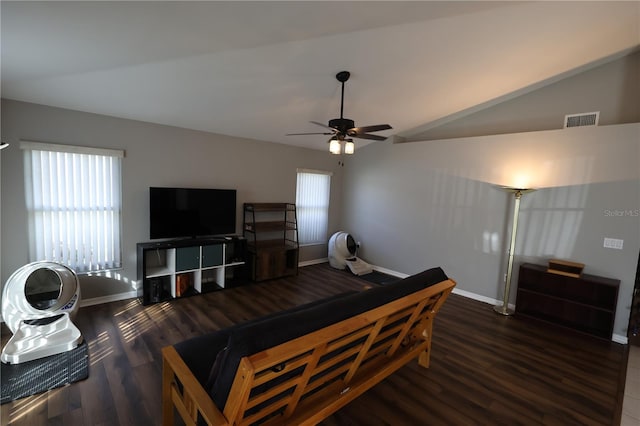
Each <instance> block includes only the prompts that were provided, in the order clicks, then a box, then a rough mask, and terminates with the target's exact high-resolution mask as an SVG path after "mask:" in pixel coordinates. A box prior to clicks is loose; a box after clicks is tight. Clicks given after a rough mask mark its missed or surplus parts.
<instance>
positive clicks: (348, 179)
mask: <svg viewBox="0 0 640 426" xmlns="http://www.w3.org/2000/svg"><path fill="white" fill-rule="evenodd" d="M639 165H640V124H625V125H615V126H600V127H593V128H576V129H567V130H553V131H543V132H529V133H519V134H510V135H497V136H482V137H470V138H460V139H448V140H438V141H428V142H412V143H403V144H391V143H389V142H381V143H376V144H371V145H368V146H366V147H365V148H363V149H360V150H358V151H356V154H355V155H354V156H353V157H351V158H348V159H347V162H346V165H345V176H344V189H343V191H344V200H345V201H344V213H343V215H342V217H343V225H344V228H345V230H347V231H349V232H350V233H351V234H353V235H354V237H355V238H356V239H357V240H360V241H361V243H362V246H361V249H360V252H359V253H360V255H361V257H362V258H364V259H365V260H367V261H369V262H371V263H373V264H375V265H379V266H382V267H384V268H388V269H390V270H394V271H398V272H402V273H407V274H411V273H415V272H418V271H420V270H423V269H426V268H429V267H433V266H442V267H443V269H444V270H445V272H447V274H449V275H450V276H451V277H452V278H454V279H455V280H457V281H458V288H459V289H461V290H465V291H468V292H471V293H474V294H477V295H480V296H483V297H486V298H491V299H498V300H501V299H502V292H503V284H502V277H503V274H504V272H505V269H506V267H505V258H506V250H507V247H508V241H507V239H508V237H509V232H510V228H509V222H510V220H511V214H512V213H511V212H512V208H513V207H512V206H513V196H512V195H509V194H507V193H505V192H503V191H502V190H500V189H497V188H496V187H495V184H502V185H522V186H529V187H535V188H539V189H538V190H537V191H536V192H532V193H529V194H526V195H524V197H523V199H522V205H521V216H520V224H519V228H518V241H517V247H516V254H517V256H516V268H517V266H518V265H519V264H520V263H522V262H524V261H531V262H536V263H540V264H546V262H547V261H548V259H549V258H552V257H558V258H563V259H572V260H575V261H579V262H583V263H585V264H586V265H587V266H586V268H585V272H586V273H592V274H596V275H604V276H609V277H612V278H617V279H620V280H621V282H622V283H621V287H620V295H619V299H618V314H617V317H616V323H615V331H614V333H616V334H619V335H622V336H626V328H627V324H628V316H629V308H630V296H631V293H632V290H633V285H634V279H635V269H636V262H637V259H638V252H639V250H640V217H639V216H638V211H639V209H640V167H639ZM613 212H629V213H622V216H620V215H619V213H613ZM604 237H612V238H620V239H624V249H623V250H612V249H604V248H603V239H604ZM516 284H517V274H516V275H515V276H514V282H513V287H512V293H511V296H512V297H511V298H510V299H511V302H515V295H516V293H515V290H516V287H517V285H516Z"/></svg>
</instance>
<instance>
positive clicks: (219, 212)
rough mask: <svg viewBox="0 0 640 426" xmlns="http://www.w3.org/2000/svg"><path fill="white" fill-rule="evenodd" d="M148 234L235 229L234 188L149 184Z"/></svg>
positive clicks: (179, 234) (222, 232)
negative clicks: (161, 186) (199, 187)
mask: <svg viewBox="0 0 640 426" xmlns="http://www.w3.org/2000/svg"><path fill="white" fill-rule="evenodd" d="M149 213H150V218H149V219H150V220H149V222H150V238H151V239H156V238H178V237H204V236H210V235H225V234H234V233H235V232H236V190H235V189H198V188H158V187H151V188H149Z"/></svg>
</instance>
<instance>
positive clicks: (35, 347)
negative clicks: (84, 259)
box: [0, 261, 82, 364]
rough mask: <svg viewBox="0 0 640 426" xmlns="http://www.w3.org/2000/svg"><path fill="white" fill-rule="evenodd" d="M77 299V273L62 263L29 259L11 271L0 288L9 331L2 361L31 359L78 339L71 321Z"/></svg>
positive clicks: (62, 348) (66, 347) (63, 348)
mask: <svg viewBox="0 0 640 426" xmlns="http://www.w3.org/2000/svg"><path fill="white" fill-rule="evenodd" d="M79 302H80V283H79V281H78V276H77V275H76V273H75V272H74V271H73V270H72V269H71V268H69V267H68V266H66V265H64V264H61V263H57V262H47V261H43V262H33V263H30V264H28V265H25V266H23V267H22V268H20V269H18V270H17V271H16V272H14V273H13V274H12V275H11V276H10V277H9V280H8V281H7V282H6V284H5V286H4V289H3V291H2V318H3V319H4V322H5V323H6V324H7V326H8V327H9V330H11V332H12V333H13V336H12V337H11V339H10V340H9V342H7V344H6V346H5V347H4V348H3V350H2V355H1V356H0V359H1V360H2V362H4V363H10V364H18V363H21V362H26V361H31V360H34V359H38V358H42V357H45V356H50V355H55V354H58V353H62V352H66V351H68V350H71V349H73V348H75V347H76V346H78V345H79V344H80V343H82V334H81V333H80V330H78V328H77V327H76V326H75V325H74V324H73V322H72V321H71V320H72V319H73V317H75V314H76V312H77V310H78V307H79Z"/></svg>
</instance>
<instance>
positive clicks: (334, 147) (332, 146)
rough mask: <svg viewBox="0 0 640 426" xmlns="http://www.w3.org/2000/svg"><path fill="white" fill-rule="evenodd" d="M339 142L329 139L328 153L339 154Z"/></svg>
mask: <svg viewBox="0 0 640 426" xmlns="http://www.w3.org/2000/svg"><path fill="white" fill-rule="evenodd" d="M340 150H341V147H340V141H339V140H338V139H331V141H330V142H329V152H331V153H332V154H340Z"/></svg>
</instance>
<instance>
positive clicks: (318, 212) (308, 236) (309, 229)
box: [296, 169, 331, 245]
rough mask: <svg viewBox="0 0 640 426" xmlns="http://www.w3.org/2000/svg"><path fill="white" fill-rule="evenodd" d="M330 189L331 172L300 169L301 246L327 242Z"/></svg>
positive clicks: (298, 206)
mask: <svg viewBox="0 0 640 426" xmlns="http://www.w3.org/2000/svg"><path fill="white" fill-rule="evenodd" d="M330 188H331V173H330V172H324V171H320V170H306V169H298V180H297V185H296V210H297V218H298V239H299V242H300V244H307V245H311V244H324V243H326V242H327V229H328V225H329V193H330Z"/></svg>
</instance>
